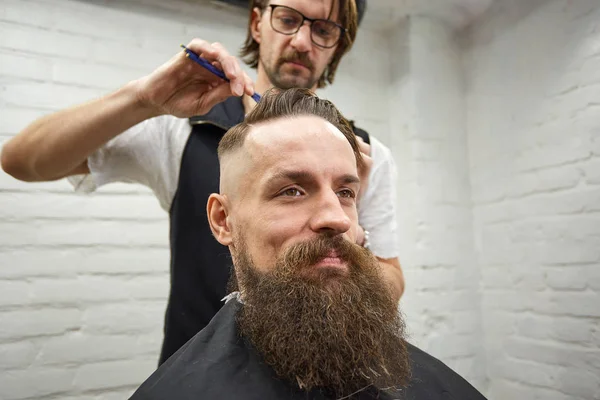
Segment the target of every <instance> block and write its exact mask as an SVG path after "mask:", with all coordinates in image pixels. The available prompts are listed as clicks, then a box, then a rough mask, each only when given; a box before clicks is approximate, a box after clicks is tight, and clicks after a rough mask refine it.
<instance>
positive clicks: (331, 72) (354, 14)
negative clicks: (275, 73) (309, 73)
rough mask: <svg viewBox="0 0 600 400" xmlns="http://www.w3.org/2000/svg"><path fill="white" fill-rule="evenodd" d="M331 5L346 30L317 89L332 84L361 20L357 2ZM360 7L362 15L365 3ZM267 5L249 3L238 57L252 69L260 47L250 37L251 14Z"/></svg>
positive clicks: (258, 1) (265, 1)
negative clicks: (336, 7) (246, 26)
mask: <svg viewBox="0 0 600 400" xmlns="http://www.w3.org/2000/svg"><path fill="white" fill-rule="evenodd" d="M332 1H333V3H332V4H333V5H334V6H335V4H338V6H339V8H338V10H339V12H338V15H339V17H338V21H336V22H337V23H339V24H340V25H341V26H343V27H344V28H346V30H345V33H344V34H343V35H342V36H341V37H340V41H339V43H338V44H337V47H336V49H335V53H334V54H333V57H332V59H331V62H330V63H329V65H327V68H325V71H324V72H323V75H322V76H321V77H320V78H319V81H318V84H317V87H318V88H324V87H325V86H326V85H327V83H333V80H334V78H335V72H336V70H337V68H338V65H339V64H340V60H341V59H342V57H343V56H344V54H346V53H347V52H348V51H349V50H350V48H351V47H352V45H353V44H354V40H355V39H356V31H357V29H358V22H359V19H362V14H361V15H358V11H357V6H356V1H357V0H332ZM359 3H360V5H361V7H362V8H361V11H362V12H363V13H364V10H365V7H364V5H365V1H364V0H362V1H360V0H359ZM268 4H269V0H251V1H250V14H249V17H248V31H247V34H246V41H245V42H244V45H243V46H242V49H241V50H240V56H241V57H242V60H244V62H245V63H246V64H248V65H249V66H250V67H252V68H256V67H258V59H259V47H260V45H259V44H258V43H257V42H256V40H254V38H253V37H252V31H251V25H252V12H253V10H254V9H255V8H258V9H259V11H260V13H261V15H262V13H263V12H264V11H265V9H266V8H267V5H268Z"/></svg>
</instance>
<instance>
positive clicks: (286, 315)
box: [235, 237, 410, 398]
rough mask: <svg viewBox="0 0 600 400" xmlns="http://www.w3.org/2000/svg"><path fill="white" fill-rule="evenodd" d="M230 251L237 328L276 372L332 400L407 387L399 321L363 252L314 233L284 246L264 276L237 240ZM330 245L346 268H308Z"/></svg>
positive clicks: (375, 266)
mask: <svg viewBox="0 0 600 400" xmlns="http://www.w3.org/2000/svg"><path fill="white" fill-rule="evenodd" d="M236 248H237V251H236V252H235V253H236V254H235V259H236V271H237V279H238V282H239V287H240V288H241V289H242V291H243V300H244V306H243V307H242V309H241V311H240V313H239V314H238V317H237V321H238V326H239V329H240V332H241V334H242V336H244V337H245V338H247V339H248V340H249V341H250V342H251V343H252V344H253V345H254V347H255V348H256V349H257V351H258V352H259V353H260V354H261V355H262V356H263V357H264V360H265V362H266V363H267V364H268V365H270V366H271V367H272V368H273V369H274V370H275V372H276V373H277V375H278V376H280V377H281V378H284V379H287V380H288V381H289V382H290V383H292V384H297V385H298V386H299V387H300V388H302V389H306V390H311V389H320V390H322V391H324V393H325V394H327V395H328V396H332V397H336V398H339V397H344V396H349V395H351V394H352V393H355V392H358V391H361V390H362V389H365V388H367V387H369V386H371V385H372V386H375V387H376V388H378V389H380V390H386V389H393V388H398V387H401V386H403V385H405V384H406V382H407V381H408V378H409V376H410V369H409V362H408V355H407V349H406V344H405V341H404V338H403V336H404V322H403V320H402V318H401V317H400V315H399V313H398V311H397V306H396V304H395V302H394V301H393V299H392V296H391V294H390V289H389V287H388V286H387V285H386V284H385V283H384V281H383V279H382V277H381V273H380V267H379V265H378V263H377V260H376V259H375V257H373V255H372V254H371V253H370V252H368V251H367V250H365V249H363V248H362V247H360V246H357V245H354V244H352V243H350V242H348V241H346V240H344V239H342V238H341V237H336V238H331V237H320V238H318V239H317V240H313V241H309V242H303V243H299V244H296V245H294V246H292V247H290V248H289V249H288V250H287V251H286V252H285V254H284V255H283V256H282V257H281V258H280V260H278V262H277V265H276V267H275V268H274V270H273V271H270V272H268V273H263V272H259V271H257V270H256V268H255V267H254V265H253V264H252V261H251V259H250V257H249V255H248V253H247V251H246V249H245V245H244V242H243V241H240V240H238V241H237V244H236ZM332 249H334V250H335V251H336V252H337V255H338V256H339V257H340V258H341V259H342V260H344V261H346V262H347V263H348V265H349V268H348V269H349V270H348V271H345V272H346V273H344V271H340V270H339V269H333V268H331V269H328V268H321V269H317V268H315V267H314V265H315V263H317V262H318V261H319V260H321V259H323V258H324V257H325V256H326V255H327V254H328V253H330V251H331V250H332Z"/></svg>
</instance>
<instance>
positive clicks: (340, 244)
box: [281, 235, 371, 269]
mask: <svg viewBox="0 0 600 400" xmlns="http://www.w3.org/2000/svg"><path fill="white" fill-rule="evenodd" d="M332 253H334V254H335V256H337V257H338V258H339V259H340V260H342V261H344V262H346V263H348V264H354V263H353V261H356V260H360V259H362V258H364V257H369V256H370V255H371V253H370V252H369V251H368V250H366V249H364V248H363V247H361V246H359V245H357V244H354V243H352V242H350V241H348V240H346V239H344V238H343V237H342V236H340V235H337V236H331V235H321V236H318V237H316V238H314V239H310V240H306V241H303V242H299V243H295V244H293V245H291V246H290V247H289V248H288V249H286V251H285V252H284V254H283V256H282V259H281V261H282V262H283V264H285V265H293V266H296V268H297V269H302V268H306V267H309V266H311V265H314V264H316V263H318V262H319V261H321V260H323V259H324V258H326V257H329V256H330V255H331V254H332Z"/></svg>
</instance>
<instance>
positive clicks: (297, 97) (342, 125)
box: [218, 88, 363, 167]
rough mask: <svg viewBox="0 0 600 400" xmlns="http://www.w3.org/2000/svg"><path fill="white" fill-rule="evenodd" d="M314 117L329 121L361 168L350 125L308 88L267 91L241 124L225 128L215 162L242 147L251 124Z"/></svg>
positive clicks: (335, 109)
mask: <svg viewBox="0 0 600 400" xmlns="http://www.w3.org/2000/svg"><path fill="white" fill-rule="evenodd" d="M304 115H308V116H316V117H320V118H323V119H324V120H326V121H328V122H330V123H331V124H332V125H333V126H335V127H336V128H338V129H339V130H340V131H341V132H342V133H343V134H344V136H345V137H346V139H347V140H348V143H350V146H352V150H353V151H354V156H355V157H356V163H357V165H358V166H359V167H362V166H363V158H362V155H361V152H360V149H359V147H358V142H357V140H356V136H355V135H354V131H353V130H352V127H351V126H350V123H349V122H348V120H346V118H344V117H343V116H342V114H341V113H340V112H339V111H338V109H337V108H336V107H335V106H334V105H333V103H332V102H330V101H329V100H324V99H320V98H319V97H317V95H315V94H314V93H313V92H311V91H310V90H308V89H300V88H293V89H287V90H282V89H277V88H272V89H270V90H268V91H267V92H266V93H265V94H264V95H263V96H262V99H261V100H260V101H259V102H258V104H257V105H256V107H254V109H253V110H252V111H250V113H248V115H246V118H245V119H244V121H243V122H241V123H239V124H237V125H236V126H234V127H233V128H231V129H229V130H228V131H227V133H225V135H224V136H223V138H222V139H221V142H220V143H219V148H218V155H219V160H221V159H222V157H223V156H224V155H225V154H227V153H230V152H233V151H235V150H238V149H240V148H241V147H242V146H243V145H244V141H245V140H246V136H248V132H250V128H251V127H252V125H254V124H259V123H262V122H267V121H272V120H275V119H279V118H291V117H297V116H304Z"/></svg>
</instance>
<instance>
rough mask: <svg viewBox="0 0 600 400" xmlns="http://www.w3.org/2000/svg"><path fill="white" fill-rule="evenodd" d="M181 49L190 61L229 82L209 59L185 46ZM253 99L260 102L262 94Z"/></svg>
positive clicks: (254, 96) (255, 95) (253, 96)
mask: <svg viewBox="0 0 600 400" xmlns="http://www.w3.org/2000/svg"><path fill="white" fill-rule="evenodd" d="M181 47H182V48H183V50H184V51H185V52H186V54H187V57H188V58H189V59H190V60H192V61H194V62H196V63H197V64H200V65H201V66H203V67H204V68H206V69H207V70H209V71H210V72H212V73H213V74H215V75H216V76H218V77H219V78H221V79H223V80H225V81H227V82H229V78H227V77H226V76H225V73H224V72H223V71H221V70H220V69H218V68H216V67H215V66H214V65H212V64H211V63H210V62H209V61H208V60H207V59H205V58H202V57H200V56H199V55H198V54H196V53H194V52H193V51H191V50H190V49H188V48H187V47H185V46H184V45H181ZM251 97H252V98H253V99H254V101H256V102H257V103H258V102H259V101H260V94H258V93H256V92H255V93H254V94H253V95H252V96H251Z"/></svg>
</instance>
